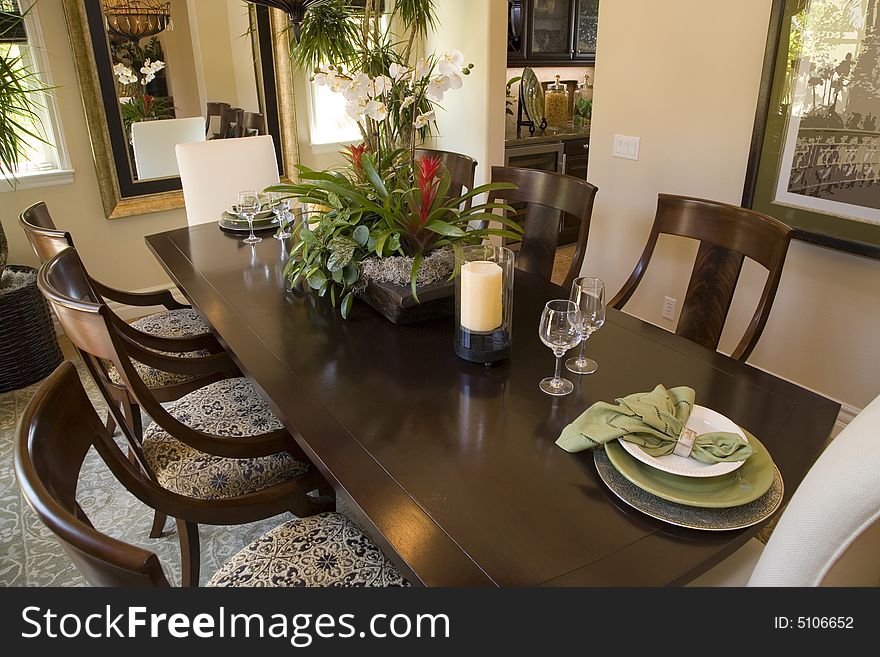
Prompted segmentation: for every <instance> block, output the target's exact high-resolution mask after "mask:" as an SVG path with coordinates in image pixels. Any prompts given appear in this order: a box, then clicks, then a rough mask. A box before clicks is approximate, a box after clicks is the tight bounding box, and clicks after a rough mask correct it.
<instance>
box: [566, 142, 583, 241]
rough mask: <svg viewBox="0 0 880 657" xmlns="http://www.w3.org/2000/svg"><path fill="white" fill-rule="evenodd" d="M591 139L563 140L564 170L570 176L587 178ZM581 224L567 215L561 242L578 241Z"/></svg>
mask: <svg viewBox="0 0 880 657" xmlns="http://www.w3.org/2000/svg"><path fill="white" fill-rule="evenodd" d="M589 150H590V140H589V139H588V138H586V137H585V138H583V139H567V140H566V141H564V142H563V158H562V162H563V165H564V172H565V173H566V174H568V175H569V176H574V177H575V178H580V179H581V180H586V179H587V163H588V162H589ZM579 232H580V225H579V224H578V222H576V221H573V220H572V219H571V217H566V218H565V219H564V220H563V222H562V226H561V227H560V229H559V244H571V243H572V242H577V238H578V233H579Z"/></svg>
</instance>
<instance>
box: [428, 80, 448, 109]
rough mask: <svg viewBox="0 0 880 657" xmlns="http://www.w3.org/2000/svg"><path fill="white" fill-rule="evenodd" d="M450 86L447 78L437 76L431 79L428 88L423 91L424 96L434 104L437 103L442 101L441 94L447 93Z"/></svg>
mask: <svg viewBox="0 0 880 657" xmlns="http://www.w3.org/2000/svg"><path fill="white" fill-rule="evenodd" d="M451 85H452V83H451V81H450V79H449V77H448V76H446V75H438V76H437V77H435V78H431V81H430V82H429V83H428V88H427V89H426V90H425V95H426V96H427V97H428V98H429V99H430V100H433V101H434V102H435V103H439V102H440V101H442V100H443V94H445V93H446V92H447V91H449V89H450V87H451Z"/></svg>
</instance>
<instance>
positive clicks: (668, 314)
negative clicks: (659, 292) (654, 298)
mask: <svg viewBox="0 0 880 657" xmlns="http://www.w3.org/2000/svg"><path fill="white" fill-rule="evenodd" d="M677 304H678V299H673V298H672V297H666V298H664V299H663V312H662V313H661V314H662V316H663V319H668V320H669V321H670V322H671V321H672V320H674V319H675V306H676V305H677Z"/></svg>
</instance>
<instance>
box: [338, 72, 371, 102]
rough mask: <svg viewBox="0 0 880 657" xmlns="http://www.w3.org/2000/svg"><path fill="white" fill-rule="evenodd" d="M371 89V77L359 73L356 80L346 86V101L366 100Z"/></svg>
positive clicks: (344, 92)
mask: <svg viewBox="0 0 880 657" xmlns="http://www.w3.org/2000/svg"><path fill="white" fill-rule="evenodd" d="M369 89H370V77H369V76H368V75H367V74H366V73H358V74H357V75H356V76H355V77H354V79H353V80H352V81H351V82H349V83H348V84H347V85H345V88H344V89H343V91H342V95H343V96H345V99H346V100H357V99H358V98H365V97H366V96H367V93H368V91H369Z"/></svg>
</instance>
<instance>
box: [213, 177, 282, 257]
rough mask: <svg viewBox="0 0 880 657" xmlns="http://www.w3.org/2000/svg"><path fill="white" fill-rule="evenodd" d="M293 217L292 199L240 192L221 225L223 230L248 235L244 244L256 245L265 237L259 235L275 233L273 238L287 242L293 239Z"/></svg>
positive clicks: (265, 193)
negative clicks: (271, 231)
mask: <svg viewBox="0 0 880 657" xmlns="http://www.w3.org/2000/svg"><path fill="white" fill-rule="evenodd" d="M293 221H294V218H293V214H292V212H291V208H290V198H289V197H288V196H287V195H286V194H283V193H280V192H255V191H253V190H246V191H243V192H239V194H238V202H237V203H235V204H233V205H231V206H229V207H228V208H227V209H226V210H224V211H223V214H222V215H221V217H220V221H219V225H220V228H221V230H225V231H229V232H233V233H247V235H246V237H245V238H244V239H243V240H242V241H243V242H244V243H245V244H257V243H259V242H262V241H263V238H262V237H260V236H258V235H256V233H264V232H267V231H270V230H275V235H274V237H275V238H276V239H278V240H285V239H288V238H289V237H291V236H292V234H293V231H292V224H293Z"/></svg>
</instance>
